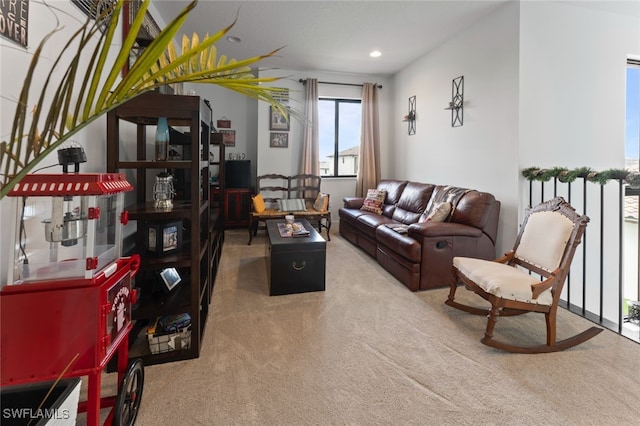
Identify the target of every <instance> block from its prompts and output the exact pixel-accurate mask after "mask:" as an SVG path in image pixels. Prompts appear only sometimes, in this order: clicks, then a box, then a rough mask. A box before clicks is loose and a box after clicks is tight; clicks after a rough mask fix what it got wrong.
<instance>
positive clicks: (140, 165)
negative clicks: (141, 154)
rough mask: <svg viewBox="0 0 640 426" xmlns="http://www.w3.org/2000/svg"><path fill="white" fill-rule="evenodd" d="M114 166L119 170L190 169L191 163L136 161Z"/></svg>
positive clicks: (186, 161) (181, 161) (180, 161)
mask: <svg viewBox="0 0 640 426" xmlns="http://www.w3.org/2000/svg"><path fill="white" fill-rule="evenodd" d="M116 166H117V167H118V168H119V169H190V168H192V167H193V161H190V160H171V161H155V160H138V161H118V162H117V163H116Z"/></svg>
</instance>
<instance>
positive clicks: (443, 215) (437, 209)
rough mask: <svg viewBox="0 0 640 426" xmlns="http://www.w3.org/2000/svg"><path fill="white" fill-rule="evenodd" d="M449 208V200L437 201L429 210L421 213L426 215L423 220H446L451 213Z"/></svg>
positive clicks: (450, 207)
mask: <svg viewBox="0 0 640 426" xmlns="http://www.w3.org/2000/svg"><path fill="white" fill-rule="evenodd" d="M451 210H452V206H451V203H450V202H448V201H446V202H443V203H437V204H435V205H434V206H433V207H432V208H431V211H430V212H428V213H425V215H423V216H426V217H425V219H424V221H423V222H446V220H447V219H448V218H449V216H450V215H451Z"/></svg>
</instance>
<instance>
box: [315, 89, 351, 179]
mask: <svg viewBox="0 0 640 426" xmlns="http://www.w3.org/2000/svg"><path fill="white" fill-rule="evenodd" d="M360 104H361V102H360V99H328V98H320V99H319V100H318V121H319V123H318V134H319V136H320V175H321V176H355V175H356V174H357V173H358V156H359V152H360V121H361V116H362V108H361V105H360Z"/></svg>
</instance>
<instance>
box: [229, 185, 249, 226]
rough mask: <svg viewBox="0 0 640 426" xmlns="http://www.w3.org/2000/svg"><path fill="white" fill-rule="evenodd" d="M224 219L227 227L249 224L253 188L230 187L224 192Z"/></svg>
mask: <svg viewBox="0 0 640 426" xmlns="http://www.w3.org/2000/svg"><path fill="white" fill-rule="evenodd" d="M224 199H225V201H224V221H225V226H226V227H227V228H233V227H241V226H249V212H250V211H251V203H252V201H251V189H248V188H247V189H245V188H228V189H226V190H225V192H224Z"/></svg>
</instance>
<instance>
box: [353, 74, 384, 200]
mask: <svg viewBox="0 0 640 426" xmlns="http://www.w3.org/2000/svg"><path fill="white" fill-rule="evenodd" d="M379 122H380V118H379V116H378V87H377V84H375V83H364V84H363V85H362V125H361V126H362V127H361V131H360V133H361V134H360V156H359V159H358V176H357V178H356V197H366V195H367V189H369V188H375V187H376V185H378V181H379V180H380V129H379Z"/></svg>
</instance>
